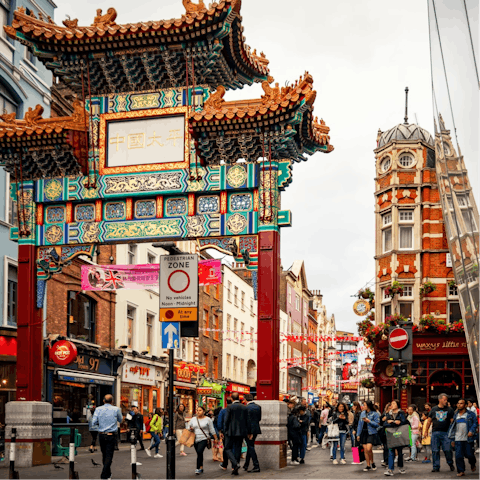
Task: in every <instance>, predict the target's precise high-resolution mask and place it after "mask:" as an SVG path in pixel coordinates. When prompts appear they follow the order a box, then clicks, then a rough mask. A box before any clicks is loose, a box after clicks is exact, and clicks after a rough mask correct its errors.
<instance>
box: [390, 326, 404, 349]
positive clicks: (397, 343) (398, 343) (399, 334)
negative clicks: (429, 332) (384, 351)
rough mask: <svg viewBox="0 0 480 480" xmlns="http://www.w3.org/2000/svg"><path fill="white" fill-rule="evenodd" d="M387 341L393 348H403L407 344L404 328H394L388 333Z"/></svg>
mask: <svg viewBox="0 0 480 480" xmlns="http://www.w3.org/2000/svg"><path fill="white" fill-rule="evenodd" d="M388 342H389V343H390V346H391V347H392V348H394V349H395V350H403V349H404V348H405V347H406V346H407V345H408V332H407V331H406V330H405V329H404V328H396V329H395V330H393V331H392V332H391V333H390V337H389V338H388Z"/></svg>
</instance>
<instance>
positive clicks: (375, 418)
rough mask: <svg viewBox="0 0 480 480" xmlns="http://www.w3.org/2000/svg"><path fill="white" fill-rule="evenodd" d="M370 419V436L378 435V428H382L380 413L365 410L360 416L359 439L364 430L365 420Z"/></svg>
mask: <svg viewBox="0 0 480 480" xmlns="http://www.w3.org/2000/svg"><path fill="white" fill-rule="evenodd" d="M365 417H366V418H368V419H369V420H370V423H368V424H367V425H368V427H367V428H368V434H369V435H375V434H376V433H378V427H380V414H379V413H378V412H367V411H366V410H364V411H363V412H362V413H361V414H360V420H359V421H358V430H357V437H359V436H360V435H361V433H362V430H363V423H364V421H363V420H364V418H365Z"/></svg>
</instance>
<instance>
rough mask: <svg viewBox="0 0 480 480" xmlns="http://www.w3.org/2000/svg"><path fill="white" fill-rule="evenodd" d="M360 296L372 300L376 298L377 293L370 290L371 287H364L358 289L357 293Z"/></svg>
mask: <svg viewBox="0 0 480 480" xmlns="http://www.w3.org/2000/svg"><path fill="white" fill-rule="evenodd" d="M357 297H358V298H364V299H365V300H368V301H369V302H371V301H372V300H373V299H374V298H375V294H374V293H373V292H372V291H371V290H370V288H368V287H367V288H365V289H364V288H362V289H361V290H359V291H358V293H357Z"/></svg>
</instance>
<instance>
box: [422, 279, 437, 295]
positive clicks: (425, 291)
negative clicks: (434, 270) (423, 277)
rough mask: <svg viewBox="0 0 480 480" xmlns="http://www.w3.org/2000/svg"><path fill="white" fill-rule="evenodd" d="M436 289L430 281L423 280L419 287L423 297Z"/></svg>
mask: <svg viewBox="0 0 480 480" xmlns="http://www.w3.org/2000/svg"><path fill="white" fill-rule="evenodd" d="M436 289H437V286H436V285H435V284H434V283H432V282H425V283H424V284H423V285H422V286H421V287H420V295H421V296H422V297H423V296H424V295H428V294H429V293H432V292H434V291H435V290H436Z"/></svg>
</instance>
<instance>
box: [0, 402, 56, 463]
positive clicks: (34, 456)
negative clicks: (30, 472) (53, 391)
mask: <svg viewBox="0 0 480 480" xmlns="http://www.w3.org/2000/svg"><path fill="white" fill-rule="evenodd" d="M5 414H6V420H5V423H6V427H5V461H4V462H1V463H0V467H8V466H9V465H10V461H9V459H10V445H11V443H10V438H11V435H12V428H16V429H17V443H16V449H15V468H17V467H18V468H23V467H33V466H36V465H45V464H48V463H51V461H52V405H51V404H50V403H47V402H8V403H7V404H6V405H5Z"/></svg>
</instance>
